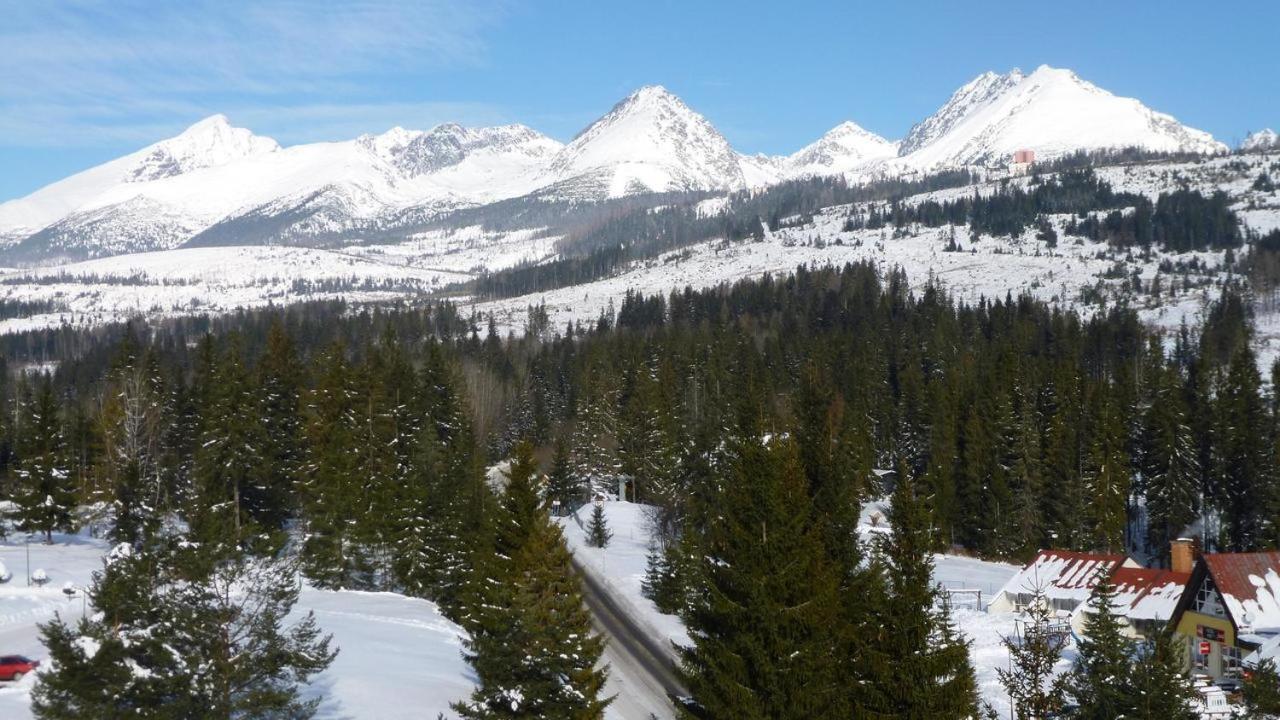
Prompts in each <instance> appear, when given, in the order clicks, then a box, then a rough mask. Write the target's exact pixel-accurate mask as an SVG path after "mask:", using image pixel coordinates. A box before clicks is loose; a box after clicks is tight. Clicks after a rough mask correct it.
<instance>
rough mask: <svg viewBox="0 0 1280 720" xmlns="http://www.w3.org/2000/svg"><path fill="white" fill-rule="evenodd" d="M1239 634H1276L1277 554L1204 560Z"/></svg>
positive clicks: (1279, 621) (1279, 602) (1279, 597)
mask: <svg viewBox="0 0 1280 720" xmlns="http://www.w3.org/2000/svg"><path fill="white" fill-rule="evenodd" d="M1204 562H1205V565H1206V566H1207V567H1208V569H1209V574H1210V576H1212V577H1213V584H1214V586H1215V587H1217V588H1218V592H1219V593H1221V594H1222V600H1223V604H1225V605H1226V607H1227V612H1228V613H1230V614H1231V618H1232V620H1234V621H1235V624H1236V627H1237V629H1239V631H1240V633H1241V634H1247V633H1256V632H1261V631H1270V630H1280V552H1259V553H1214V554H1211V555H1205V556H1204Z"/></svg>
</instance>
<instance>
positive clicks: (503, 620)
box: [454, 442, 609, 720]
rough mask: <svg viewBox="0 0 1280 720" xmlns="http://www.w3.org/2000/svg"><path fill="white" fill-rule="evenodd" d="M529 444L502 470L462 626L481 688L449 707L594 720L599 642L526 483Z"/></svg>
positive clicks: (480, 713) (565, 555)
mask: <svg viewBox="0 0 1280 720" xmlns="http://www.w3.org/2000/svg"><path fill="white" fill-rule="evenodd" d="M535 471H536V465H535V463H534V460H533V451H532V447H531V446H530V445H529V443H527V442H523V443H520V444H519V445H517V447H516V449H515V456H514V458H513V460H512V463H511V467H510V469H509V470H508V473H507V488H506V492H505V493H504V496H503V501H502V505H501V511H500V513H499V515H500V520H499V523H498V529H497V535H496V542H495V545H494V551H493V552H492V553H489V554H486V555H484V556H478V559H479V563H477V570H476V576H477V577H480V578H482V579H483V580H484V582H480V583H475V584H474V585H473V586H472V588H473V592H474V595H472V596H470V597H468V598H467V599H466V603H467V604H468V605H469V607H468V608H467V612H466V617H465V626H466V627H467V628H468V631H469V634H470V638H469V639H468V640H467V641H466V643H465V646H466V650H467V652H466V658H467V661H468V662H469V663H470V664H471V666H472V667H473V668H474V669H475V671H476V675H477V677H478V679H479V683H478V685H477V687H476V689H475V691H474V692H473V693H472V695H471V698H470V700H469V701H467V702H462V703H456V704H455V705H454V710H455V711H456V712H458V714H459V715H460V716H461V717H463V718H467V719H474V720H479V719H489V718H530V719H532V718H568V719H571V720H599V718H602V717H603V715H604V710H605V707H606V706H607V705H608V702H609V701H608V700H607V699H603V698H601V697H600V693H601V691H602V689H603V688H604V682H605V678H606V672H605V671H604V670H601V669H598V668H597V667H596V666H597V664H598V662H599V658H600V655H601V653H602V652H603V650H604V641H603V640H602V639H600V638H599V637H596V636H595V635H594V634H593V633H592V631H591V618H590V615H589V614H588V612H587V610H586V608H585V606H584V605H583V601H582V591H581V588H580V586H579V584H578V579H577V577H576V576H575V575H574V574H573V571H572V569H571V567H570V560H569V552H568V549H567V548H566V547H565V545H564V538H563V537H562V536H561V534H560V530H559V527H558V526H556V525H555V524H554V523H552V522H551V521H550V518H548V516H547V514H546V510H545V508H544V507H543V504H542V500H541V499H540V498H539V497H538V494H537V492H536V489H535V488H534V485H533V478H534V473H535Z"/></svg>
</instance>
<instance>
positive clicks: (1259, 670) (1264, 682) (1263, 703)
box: [1244, 660, 1280, 720]
mask: <svg viewBox="0 0 1280 720" xmlns="http://www.w3.org/2000/svg"><path fill="white" fill-rule="evenodd" d="M1244 706H1245V708H1246V709H1247V710H1248V713H1249V717H1250V718H1255V719H1256V720H1276V718H1280V672H1277V670H1276V664H1275V661H1274V660H1263V661H1262V662H1261V663H1259V664H1258V666H1257V667H1256V668H1254V669H1253V672H1252V673H1251V674H1250V676H1249V678H1248V679H1247V680H1245V683H1244Z"/></svg>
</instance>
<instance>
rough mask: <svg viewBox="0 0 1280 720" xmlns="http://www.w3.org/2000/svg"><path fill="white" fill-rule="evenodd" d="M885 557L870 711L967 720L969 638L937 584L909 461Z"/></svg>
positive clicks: (925, 513) (972, 710)
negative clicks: (954, 619)
mask: <svg viewBox="0 0 1280 720" xmlns="http://www.w3.org/2000/svg"><path fill="white" fill-rule="evenodd" d="M889 522H890V526H891V527H892V529H893V532H892V533H891V534H890V535H889V536H888V537H887V539H886V541H885V543H884V546H883V549H882V553H883V555H882V557H883V563H884V570H885V575H886V581H887V588H886V592H887V598H886V599H885V601H884V603H883V608H884V609H883V610H882V620H881V626H880V628H879V637H877V638H876V641H875V645H874V646H873V648H872V652H873V653H874V655H875V658H874V660H873V664H874V666H875V667H874V669H873V672H874V675H873V677H872V683H873V686H872V689H871V691H872V693H873V695H872V698H871V700H870V702H869V707H868V710H869V711H870V712H869V714H868V716H869V717H875V718H908V719H909V720H925V719H926V718H937V719H939V720H948V719H951V720H964V719H967V718H975V717H977V714H978V691H977V681H976V680H975V678H974V674H973V667H972V666H971V665H970V662H969V646H968V643H967V642H965V641H964V640H963V639H961V638H960V637H959V634H958V632H957V631H956V629H955V627H954V625H953V624H952V622H951V617H950V613H949V610H948V609H947V606H946V604H945V603H941V602H939V600H940V599H939V597H938V593H939V591H938V589H937V588H936V587H935V586H934V585H933V577H932V576H933V549H934V546H935V544H936V539H935V538H934V537H933V534H934V530H933V527H932V524H931V522H930V519H929V510H928V505H927V504H926V501H925V499H924V498H923V497H921V496H920V495H918V494H917V490H916V482H915V479H914V478H913V477H912V476H911V473H910V471H909V470H908V469H907V468H906V466H905V464H901V463H900V464H899V466H898V480H897V486H896V487H895V488H894V491H893V496H892V506H891V510H890V516H889Z"/></svg>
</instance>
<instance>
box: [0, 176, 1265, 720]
mask: <svg viewBox="0 0 1280 720" xmlns="http://www.w3.org/2000/svg"><path fill="white" fill-rule="evenodd" d="M1082 182H1083V181H1082ZM1095 190H1096V188H1095ZM1036 192H1039V191H1036ZM1045 192H1049V191H1045ZM1037 197H1039V196H1038V195H1036V193H1032V195H1031V200H1028V202H1036V203H1039V202H1042V200H1036V199H1035V198H1037ZM1186 202H1190V201H1189V200H1188V199H1187V198H1181V199H1179V198H1177V197H1174V198H1170V199H1168V200H1165V199H1161V200H1160V201H1157V202H1156V203H1155V208H1154V210H1153V213H1154V215H1153V217H1162V213H1164V214H1166V215H1168V214H1170V213H1171V214H1172V215H1169V216H1170V217H1176V216H1177V213H1179V212H1180V210H1179V208H1180V207H1183V206H1184V205H1185V203H1186ZM1196 202H1201V201H1196ZM1204 202H1213V201H1212V200H1205V201H1204ZM1166 206H1167V207H1166ZM922 211H923V209H922ZM968 212H974V210H973V209H972V208H970V209H969V211H968ZM1033 215H1034V212H1033ZM1153 222H1154V220H1153ZM1104 225H1105V223H1104ZM1142 227H1146V226H1141V227H1138V228H1137V229H1136V230H1134V232H1136V233H1137V236H1136V237H1137V238H1138V239H1137V240H1136V241H1137V242H1143V241H1144V240H1143V239H1142V238H1144V237H1146V236H1145V235H1143V233H1145V232H1147V230H1143V229H1142ZM1099 232H1102V230H1099ZM1157 236H1158V237H1166V240H1164V241H1165V242H1178V241H1176V240H1175V239H1169V238H1172V236H1159V235H1157ZM1123 242H1126V243H1127V242H1131V240H1124V241H1123ZM1223 242H1226V240H1224V241H1223ZM1248 307H1249V305H1248V303H1247V302H1246V301H1245V299H1244V298H1243V297H1241V296H1240V295H1238V294H1236V293H1235V292H1233V291H1232V290H1231V289H1227V290H1225V291H1224V293H1223V295H1222V298H1221V300H1219V301H1218V302H1217V304H1216V305H1215V306H1214V307H1213V308H1212V310H1211V312H1210V313H1209V314H1208V319H1207V321H1206V323H1205V324H1204V326H1203V328H1201V329H1198V330H1197V331H1195V332H1193V331H1191V330H1190V329H1187V328H1183V329H1182V330H1181V332H1177V333H1173V334H1172V335H1171V336H1169V335H1165V336H1161V335H1157V334H1155V333H1154V332H1153V331H1151V330H1148V329H1146V328H1145V327H1144V326H1143V325H1142V324H1141V323H1140V322H1139V321H1138V319H1137V317H1136V315H1135V313H1133V312H1132V311H1130V310H1127V309H1125V308H1123V307H1114V308H1110V309H1108V310H1105V311H1103V312H1099V313H1097V314H1094V315H1090V316H1081V315H1079V314H1076V313H1075V312H1072V311H1065V310H1058V309H1052V308H1050V307H1049V306H1047V305H1045V304H1043V303H1040V302H1038V301H1035V300H1032V299H1030V298H1025V297H1004V298H992V299H987V300H983V301H979V302H976V303H966V302H961V301H959V300H957V299H955V298H953V297H951V296H949V295H948V294H947V292H946V291H945V290H943V289H942V288H941V287H940V286H938V285H933V284H929V285H926V286H924V287H923V288H917V290H916V291H914V292H913V291H911V290H910V289H909V285H908V279H907V278H906V277H905V276H904V275H903V274H902V273H900V272H890V273H888V275H887V276H885V275H881V274H879V273H878V272H877V270H876V269H875V268H874V267H872V266H869V265H850V266H845V267H842V268H822V269H814V268H803V267H802V268H797V269H796V271H795V272H794V273H793V274H791V275H788V276H786V277H765V278H762V279H758V280H751V281H743V282H740V283H738V284H735V285H733V286H722V287H719V288H714V289H709V290H705V291H694V290H684V291H676V292H672V293H671V294H669V295H654V296H643V295H639V294H629V295H628V296H627V297H626V298H625V300H624V301H623V302H622V303H621V304H620V305H619V306H618V307H617V309H616V312H610V313H609V314H607V315H604V316H601V317H599V318H597V319H595V320H594V321H592V322H590V323H581V324H574V325H570V326H567V327H562V328H551V327H548V326H547V323H546V320H545V315H544V314H542V313H540V312H539V309H538V308H530V309H529V322H528V327H527V328H526V332H524V333H522V334H519V335H510V336H504V335H502V334H500V333H499V332H498V331H497V329H496V325H495V323H494V321H493V320H492V319H491V318H484V317H477V316H467V315H466V314H465V313H463V312H461V311H460V310H459V309H458V308H457V307H455V306H453V305H450V304H448V303H444V302H441V303H435V304H429V305H423V306H373V307H364V306H353V305H347V304H343V303H338V302H334V303H311V304H302V305H295V306H290V307H287V308H284V309H279V308H267V309H259V310H253V311H242V312H240V313H238V314H235V315H230V316H222V317H216V318H207V317H206V318H176V319H171V320H166V321H163V322H160V323H158V324H155V325H148V326H143V325H134V324H131V325H124V326H112V327H109V328H102V329H98V330H93V331H70V330H60V331H49V332H41V333H29V334H27V335H22V336H13V337H9V338H5V339H4V340H3V341H0V342H3V346H4V347H3V351H4V356H5V358H6V362H7V364H8V367H7V368H6V372H4V373H3V375H0V377H3V378H4V386H3V388H0V390H2V392H0V402H3V412H0V418H2V420H0V470H2V471H3V472H2V473H0V477H3V491H2V493H0V495H2V496H3V499H5V500H8V501H10V502H11V504H9V505H7V506H6V507H8V508H10V511H11V513H12V521H13V522H14V524H15V526H16V527H18V528H20V529H21V530H22V531H23V532H28V533H33V534H35V535H37V536H43V537H46V538H48V537H51V535H52V533H54V532H57V531H62V530H65V529H69V528H70V527H72V526H73V525H74V524H77V523H80V524H84V523H98V522H100V523H102V526H103V527H109V528H110V533H111V535H112V539H113V540H114V541H117V542H118V543H119V545H118V546H117V550H116V551H115V552H114V553H113V554H112V557H111V558H110V559H109V561H108V563H107V565H106V566H105V568H104V571H103V573H102V574H101V575H100V576H99V579H98V582H97V583H96V585H95V587H94V589H93V591H94V601H93V602H94V605H95V607H97V608H98V609H99V610H100V612H99V613H98V614H96V615H93V616H92V617H91V618H90V619H86V620H85V621H84V622H83V623H81V625H80V626H79V627H75V626H69V625H66V624H63V623H61V622H60V621H55V622H52V623H50V624H49V625H47V626H46V627H45V629H44V633H45V638H46V643H47V645H48V647H49V649H50V653H51V655H52V657H53V659H54V660H56V662H57V666H58V671H57V672H56V673H51V674H50V675H49V677H50V678H52V679H51V680H48V681H46V682H44V683H42V684H41V685H40V686H39V690H38V691H37V695H36V698H35V708H36V712H37V714H38V715H39V716H40V717H43V718H71V717H121V716H125V715H127V714H129V713H130V712H136V711H138V710H139V709H143V711H144V716H147V717H190V716H191V715H190V714H184V713H189V712H190V710H191V708H201V709H204V710H207V711H208V712H210V713H212V714H208V715H202V716H207V717H227V718H230V717H250V716H251V717H306V716H308V715H309V714H310V713H311V712H313V711H314V710H315V704H314V702H309V701H304V700H301V699H299V697H298V695H297V687H296V686H297V683H298V682H300V681H304V680H306V678H308V677H310V676H311V675H313V674H315V673H316V672H319V671H320V670H322V669H323V668H324V667H326V666H327V665H328V663H329V661H330V660H332V658H333V656H334V653H335V652H341V649H340V648H338V647H335V646H333V645H332V643H331V642H330V640H329V638H328V637H327V636H325V635H324V634H323V631H322V629H321V628H319V627H318V626H317V625H316V624H315V622H314V620H313V619H308V620H306V621H304V622H302V623H297V624H293V625H286V624H285V623H284V622H283V618H284V616H285V615H287V613H288V611H289V609H290V608H291V607H292V606H293V603H294V602H295V601H296V598H297V587H296V584H295V581H294V578H295V577H296V574H297V573H301V574H302V575H303V576H304V577H305V578H307V580H308V581H309V582H311V583H312V584H314V585H316V586H319V587H325V588H355V589H367V590H394V591H397V592H401V593H406V594H409V595H413V596H418V597H423V598H428V599H431V600H433V601H435V602H437V603H438V604H439V605H440V606H441V607H442V608H443V610H444V611H445V613H446V614H447V615H448V616H449V617H450V618H451V619H453V620H455V621H456V622H457V623H459V624H460V625H461V626H462V627H463V628H465V629H466V630H467V632H468V636H469V639H468V641H467V644H466V648H465V654H466V657H467V660H468V662H470V663H471V665H472V667H473V668H474V670H475V675H476V678H477V680H478V685H477V687H476V690H475V692H474V694H473V695H472V696H471V697H467V698H458V699H457V702H456V704H455V705H454V709H455V711H456V713H457V715H458V716H459V717H464V718H498V717H504V718H505V717H547V718H599V717H601V716H602V712H603V709H604V707H605V705H606V704H607V701H608V699H607V697H605V695H604V693H603V692H602V687H603V683H604V672H605V671H604V670H602V669H600V668H598V667H597V660H598V658H599V657H600V654H601V651H602V643H601V641H600V640H599V639H598V638H595V637H594V636H593V634H592V633H591V631H590V617H589V616H588V614H587V613H586V611H585V610H584V609H583V606H582V602H581V594H580V588H579V586H578V580H577V577H576V575H575V574H574V573H573V570H572V568H571V566H570V562H569V555H568V551H567V549H566V548H565V545H564V540H563V538H562V536H561V534H560V530H559V526H558V525H556V524H555V523H554V522H553V521H552V519H551V518H550V517H549V512H548V510H549V508H550V507H551V506H552V502H553V501H556V502H558V503H559V505H558V506H557V507H560V508H566V507H569V508H572V507H577V506H581V505H582V504H584V503H587V502H589V501H590V499H591V498H592V497H594V496H595V495H597V494H602V493H612V492H615V491H617V489H618V488H619V482H618V481H619V479H620V478H626V479H627V480H628V481H629V482H628V483H627V487H628V488H629V489H628V491H627V492H629V493H630V495H631V499H634V500H637V501H640V502H644V503H647V504H650V505H652V506H654V507H655V508H656V509H657V510H656V512H655V525H656V526H657V530H658V533H659V538H660V540H661V542H660V544H659V545H657V546H655V548H654V551H653V554H652V556H651V558H650V563H649V572H648V576H647V578H646V582H645V589H646V592H647V593H648V594H649V595H650V596H651V597H652V599H654V601H655V602H656V603H657V604H658V606H659V607H660V608H663V609H664V610H667V611H670V612H673V613H677V614H679V615H680V616H681V617H682V618H683V619H684V621H685V623H686V624H687V626H688V627H689V629H690V634H691V636H692V637H693V638H694V639H695V645H694V647H692V648H688V649H685V650H684V651H683V656H682V673H683V680H684V682H685V684H686V685H687V686H688V688H689V690H690V692H691V694H692V702H691V704H690V708H691V709H690V713H691V714H693V715H694V716H698V717H711V718H828V717H829V718H845V717H867V718H902V717H905V718H969V717H977V716H978V714H979V712H980V709H979V707H978V704H979V701H978V697H977V689H976V687H975V681H974V676H973V670H972V668H971V667H970V665H969V662H970V661H969V657H968V653H967V647H966V644H965V642H964V641H963V640H962V639H961V637H960V635H959V633H958V632H957V630H956V628H955V627H954V625H953V623H952V621H951V618H950V617H949V614H948V611H947V609H946V605H945V603H939V602H938V596H937V593H938V591H937V590H936V589H935V588H934V587H933V585H932V581H931V579H930V576H931V570H932V554H933V552H935V551H937V550H943V549H951V550H957V551H964V552H967V553H972V554H974V555H978V556H981V557H984V558H999V559H1008V560H1014V561H1016V560H1023V559H1026V558H1028V557H1029V556H1031V555H1032V554H1034V553H1035V552H1036V551H1037V550H1038V549H1040V548H1045V547H1060V548H1069V549H1076V550H1096V551H1109V552H1121V551H1124V550H1126V549H1134V550H1136V551H1140V552H1144V553H1147V554H1149V555H1150V556H1151V557H1154V558H1157V559H1158V558H1160V557H1161V556H1162V555H1163V554H1164V553H1165V552H1166V548H1167V547H1168V542H1169V540H1170V539H1172V538H1175V537H1178V536H1180V535H1181V534H1182V533H1183V532H1184V531H1185V530H1186V529H1187V528H1188V527H1189V526H1191V525H1193V524H1196V525H1197V527H1199V528H1200V529H1201V530H1200V531H1201V532H1202V533H1203V537H1204V539H1205V542H1206V544H1207V546H1208V547H1210V548H1215V549H1220V550H1224V551H1245V550H1251V549H1257V548H1262V547H1274V546H1275V545H1276V544H1277V543H1280V477H1277V474H1276V472H1277V471H1276V467H1277V465H1278V463H1277V459H1278V458H1277V452H1278V448H1280V412H1278V409H1277V403H1278V399H1277V397H1276V396H1275V395H1274V394H1273V393H1272V392H1271V391H1270V390H1269V389H1267V388H1268V387H1275V384H1274V382H1272V383H1264V382H1263V378H1262V376H1261V374H1260V372H1259V369H1258V361H1257V358H1256V357H1255V355H1254V354H1253V351H1252V350H1251V343H1250V340H1251V332H1252V330H1251V325H1250V316H1249V310H1248ZM1273 374H1274V373H1273ZM1272 379H1273V380H1274V379H1275V378H1272ZM502 461H509V464H508V465H506V466H505V470H504V471H503V472H502V473H500V474H499V475H498V478H497V480H494V478H493V477H492V476H489V475H487V474H486V468H488V467H490V466H492V465H495V464H497V463H499V462H502ZM883 496H890V497H891V498H892V502H891V507H892V511H891V518H890V520H891V524H892V526H893V528H894V532H893V534H892V535H891V536H887V537H886V539H884V540H883V541H881V542H863V541H860V540H859V538H858V535H857V533H856V531H855V528H856V525H857V521H858V513H859V509H860V507H861V503H862V502H864V501H866V500H868V499H871V498H878V497H883ZM85 508H88V509H89V510H88V512H89V515H87V516H86V514H85V513H86V510H85ZM599 521H600V523H601V526H600V527H598V528H595V529H593V531H592V533H593V536H594V537H595V538H596V539H597V540H598V542H600V543H601V544H602V545H604V544H607V543H608V529H607V528H605V527H604V526H603V518H600V520H599ZM232 586H234V587H238V588H245V587H248V588H251V591H252V593H253V596H254V597H258V598H261V602H260V603H258V604H257V606H256V608H254V609H252V611H246V609H245V608H243V607H229V606H228V600H227V598H228V597H229V596H230V594H229V593H228V591H227V588H229V587H232ZM85 637H89V638H93V643H92V644H91V645H92V648H93V649H92V650H88V649H86V648H87V647H89V646H90V644H87V643H86V642H84V640H83V638H85ZM1161 652H1163V651H1161ZM1152 657H1153V658H1154V659H1153V660H1151V661H1150V662H1151V663H1153V665H1152V667H1155V668H1157V669H1158V668H1159V667H1163V666H1160V665H1159V662H1163V661H1162V660H1160V658H1159V657H1157V656H1152ZM192 658H204V659H206V660H207V661H206V662H199V663H196V662H192V660H191V659H192ZM1099 662H1101V660H1100V661H1099ZM128 667H140V668H144V669H145V670H146V672H143V673H139V672H133V673H130V672H128V671H127V670H124V671H122V668H128ZM1099 672H1101V671H1099ZM1153 672H1154V670H1153ZM122 673H123V675H122ZM1143 677H1148V676H1147V675H1144V676H1143ZM1088 679H1089V678H1088V677H1086V676H1081V677H1077V678H1075V679H1074V680H1073V682H1075V683H1076V685H1074V686H1073V688H1074V691H1075V692H1076V693H1077V694H1078V695H1079V696H1081V697H1083V696H1084V695H1086V694H1087V693H1088V691H1089V687H1088V686H1087V681H1088ZM158 708H168V710H166V711H165V712H170V713H172V714H169V715H165V714H154V713H153V714H145V713H146V712H151V711H153V710H154V711H155V712H156V713H159V710H156V709H158ZM516 708H518V710H517V709H516ZM208 709H212V710H208ZM255 713H256V714H255ZM272 713H274V714H272ZM1152 717H1154V715H1153V716H1152Z"/></svg>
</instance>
